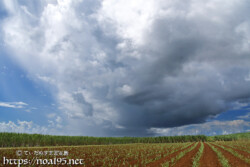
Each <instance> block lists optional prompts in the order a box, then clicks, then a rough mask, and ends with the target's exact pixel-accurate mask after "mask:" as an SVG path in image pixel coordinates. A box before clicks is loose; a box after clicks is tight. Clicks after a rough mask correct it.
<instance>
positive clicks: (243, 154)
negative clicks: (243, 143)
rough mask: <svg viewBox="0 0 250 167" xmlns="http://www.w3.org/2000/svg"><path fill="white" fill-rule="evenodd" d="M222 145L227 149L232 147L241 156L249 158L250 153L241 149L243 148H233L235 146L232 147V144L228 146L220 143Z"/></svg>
mask: <svg viewBox="0 0 250 167" xmlns="http://www.w3.org/2000/svg"><path fill="white" fill-rule="evenodd" d="M220 145H222V146H223V147H226V148H229V149H232V150H234V151H235V152H237V153H238V154H241V155H242V156H244V157H246V158H248V159H250V153H248V152H246V151H243V150H240V149H238V148H235V147H232V146H228V145H225V144H220Z"/></svg>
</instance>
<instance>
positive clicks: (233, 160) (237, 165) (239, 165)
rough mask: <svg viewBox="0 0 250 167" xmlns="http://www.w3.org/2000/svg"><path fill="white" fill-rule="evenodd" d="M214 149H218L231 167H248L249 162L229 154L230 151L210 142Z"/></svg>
mask: <svg viewBox="0 0 250 167" xmlns="http://www.w3.org/2000/svg"><path fill="white" fill-rule="evenodd" d="M212 145H213V146H214V147H215V148H216V149H218V150H219V151H220V152H221V153H222V154H223V155H224V156H225V158H226V159H227V160H228V162H229V164H230V165H231V166H233V167H249V166H250V164H248V163H246V162H245V161H243V160H241V159H239V158H237V157H235V156H234V155H233V154H231V153H230V152H228V151H226V150H224V149H222V148H220V147H218V146H216V145H214V144H212Z"/></svg>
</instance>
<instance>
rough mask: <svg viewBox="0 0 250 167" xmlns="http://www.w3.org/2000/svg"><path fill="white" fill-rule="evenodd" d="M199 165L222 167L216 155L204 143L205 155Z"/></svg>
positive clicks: (202, 166)
mask: <svg viewBox="0 0 250 167" xmlns="http://www.w3.org/2000/svg"><path fill="white" fill-rule="evenodd" d="M199 164H200V167H222V165H221V164H220V162H219V159H218V157H217V155H216V153H215V152H214V151H213V150H212V149H211V147H210V146H209V145H208V144H207V143H204V153H203V154H202V156H201V159H200V162H199Z"/></svg>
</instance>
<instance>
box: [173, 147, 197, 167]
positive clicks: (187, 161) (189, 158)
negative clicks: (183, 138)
mask: <svg viewBox="0 0 250 167" xmlns="http://www.w3.org/2000/svg"><path fill="white" fill-rule="evenodd" d="M200 146H201V143H199V144H198V145H197V146H196V147H195V148H194V149H193V150H192V151H190V152H188V153H186V154H185V155H184V156H183V157H182V158H181V159H180V160H179V161H177V162H176V164H175V165H174V167H183V166H185V167H192V165H193V158H194V157H195V155H196V153H197V152H198V150H199V148H200Z"/></svg>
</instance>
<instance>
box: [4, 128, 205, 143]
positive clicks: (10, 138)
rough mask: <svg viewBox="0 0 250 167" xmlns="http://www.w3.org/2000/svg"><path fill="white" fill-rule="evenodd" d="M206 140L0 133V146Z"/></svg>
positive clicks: (201, 138) (194, 139)
mask: <svg viewBox="0 0 250 167" xmlns="http://www.w3.org/2000/svg"><path fill="white" fill-rule="evenodd" d="M197 141H207V136H205V135H196V136H191V135H190V136H189V135H188V136H159V137H88V136H52V135H41V134H26V133H8V132H3V133H0V147H26V146H28V147H32V146H74V145H105V144H106V145H107V144H129V143H183V142H197Z"/></svg>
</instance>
